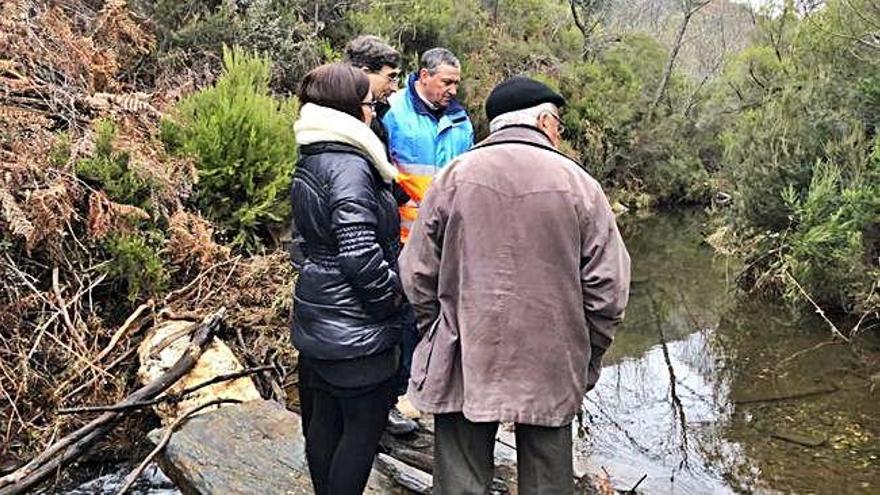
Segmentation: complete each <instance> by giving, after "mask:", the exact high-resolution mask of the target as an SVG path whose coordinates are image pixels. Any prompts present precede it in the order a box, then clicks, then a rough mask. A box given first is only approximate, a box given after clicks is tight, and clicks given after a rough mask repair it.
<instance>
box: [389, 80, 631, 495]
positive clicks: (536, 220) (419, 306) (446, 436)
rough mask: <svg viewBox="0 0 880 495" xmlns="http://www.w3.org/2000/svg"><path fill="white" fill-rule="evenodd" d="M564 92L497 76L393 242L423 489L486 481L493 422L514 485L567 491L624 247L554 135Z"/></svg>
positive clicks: (617, 303) (476, 489) (596, 194)
mask: <svg viewBox="0 0 880 495" xmlns="http://www.w3.org/2000/svg"><path fill="white" fill-rule="evenodd" d="M564 105H565V99H564V98H563V97H562V96H561V95H559V94H558V93H556V92H554V91H553V90H551V89H550V88H548V87H547V86H546V85H544V84H542V83H540V82H538V81H535V80H533V79H529V78H526V77H513V78H511V79H508V80H506V81H504V82H502V83H501V84H499V85H498V86H496V87H495V88H494V89H493V90H492V93H491V94H490V95H489V98H488V99H487V100H486V104H485V108H486V116H487V117H488V119H489V122H490V124H489V127H490V134H489V137H488V138H486V139H485V140H483V141H482V142H480V143H478V144H477V145H475V146H474V147H473V148H471V150H470V151H468V152H466V153H464V154H463V155H461V156H459V157H458V158H456V159H455V160H453V161H452V163H450V164H449V165H447V166H446V167H445V168H444V169H443V170H441V171H440V173H439V174H437V175H436V176H435V177H434V181H433V182H432V184H431V188H430V189H429V190H428V193H427V195H426V196H425V199H424V201H423V203H422V209H421V212H420V214H419V217H418V219H417V220H416V223H415V226H414V228H413V231H412V233H411V235H410V238H409V241H408V242H407V243H406V245H405V246H404V248H403V253H402V254H401V256H400V274H401V280H402V283H403V287H404V290H405V292H406V294H407V296H408V299H409V301H410V304H411V305H412V306H413V308H414V309H415V312H416V316H417V318H418V329H419V333H420V335H421V339H420V341H419V344H418V346H417V347H416V350H415V354H414V356H413V360H412V371H411V378H410V382H409V391H408V393H407V394H408V396H409V398H410V400H411V401H412V403H413V404H414V405H415V406H416V407H418V408H419V409H420V410H421V411H423V412H426V413H431V414H434V471H433V474H434V485H433V492H432V493H434V494H437V495H448V494H462V493H489V492H490V490H491V487H492V479H493V468H494V466H493V458H494V457H493V450H494V446H495V435H496V433H497V430H498V425H499V423H501V422H509V423H514V424H515V432H516V447H517V472H518V480H517V481H518V484H517V486H518V491H519V493H520V494H522V495H535V494H546V493H552V494H554V495H566V494H567V495H571V494H573V493H574V481H573V480H574V473H573V466H572V428H571V423H572V420H573V418H574V417H575V415H576V413H578V412H579V411H580V409H581V404H582V401H583V398H584V394H585V393H586V392H587V391H589V390H591V389H592V388H593V387H594V386H595V384H596V381H597V380H598V379H599V371H600V369H601V361H602V356H603V355H604V354H605V352H606V351H607V350H608V348H609V346H610V345H611V342H612V340H613V338H614V329H615V326H616V325H617V324H618V323H619V322H620V321H621V319H622V318H623V313H624V308H625V307H626V304H627V299H628V296H629V281H630V258H629V254H628V253H627V250H626V246H625V245H624V243H623V240H622V238H621V236H620V233H619V231H618V228H617V224H616V221H615V217H614V213H613V212H612V211H611V207H610V205H609V203H608V199H607V198H606V196H605V194H604V193H603V192H602V189H601V187H600V186H599V183H598V182H597V181H596V180H595V179H594V178H593V177H591V176H590V175H589V174H588V173H587V172H586V171H584V170H583V169H582V168H581V167H580V165H579V164H578V163H577V162H575V161H574V160H572V159H570V158H569V157H567V156H565V155H564V154H563V153H562V152H560V151H559V149H558V148H559V145H560V139H561V138H560V136H561V134H562V130H563V127H562V125H561V117H560V113H559V112H560V109H561V108H562V107H563V106H564Z"/></svg>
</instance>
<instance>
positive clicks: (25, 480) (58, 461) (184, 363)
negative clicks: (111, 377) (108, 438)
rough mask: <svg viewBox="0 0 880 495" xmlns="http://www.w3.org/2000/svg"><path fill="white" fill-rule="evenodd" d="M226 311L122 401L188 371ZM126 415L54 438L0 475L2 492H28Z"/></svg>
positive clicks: (151, 392)
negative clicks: (159, 373) (168, 366)
mask: <svg viewBox="0 0 880 495" xmlns="http://www.w3.org/2000/svg"><path fill="white" fill-rule="evenodd" d="M225 314H226V308H221V309H220V310H219V311H217V312H216V313H214V314H213V315H211V316H209V317H208V318H205V320H204V321H203V322H202V325H201V327H200V328H199V330H198V331H196V333H195V335H193V339H192V342H190V345H189V348H188V349H187V352H185V353H184V354H183V355H182V356H180V358H179V359H178V360H177V362H176V363H174V366H172V367H171V369H170V370H168V371H166V372H165V373H164V374H163V375H162V376H160V377H159V378H157V379H155V380H153V381H152V382H150V383H148V384H147V385H145V386H143V387H141V388H139V389H138V390H136V391H135V392H134V393H132V394H131V395H129V396H128V397H126V398H125V399H124V400H123V401H122V402H121V404H129V403H132V402H140V401H143V400H149V399H152V398H154V397H156V396H158V395H159V394H161V393H162V392H164V391H165V390H166V389H168V387H170V386H171V385H173V384H174V383H175V382H177V380H179V379H180V378H181V377H183V376H184V375H186V374H187V373H188V372H189V370H191V369H192V367H193V366H194V365H195V364H196V361H198V359H199V357H200V356H201V354H202V352H204V350H205V349H206V348H207V346H208V343H210V341H211V339H212V338H213V336H214V331H215V330H216V329H217V328H218V327H219V326H220V322H221V321H222V319H223V316H224V315H225ZM124 415H125V413H124V412H108V413H104V414H102V415H101V416H99V417H97V418H95V419H94V420H92V421H91V422H90V423H88V424H87V425H85V426H83V427H81V428H80V429H78V430H76V431H74V432H73V433H70V434H69V435H67V436H65V437H64V438H62V439H61V440H59V441H57V442H55V443H54V444H53V445H51V446H50V447H49V448H47V449H46V450H45V451H43V452H42V453H41V454H40V455H38V456H37V457H36V458H34V459H33V460H32V461H30V462H29V463H27V464H26V465H25V466H23V467H21V468H19V469H17V470H15V471H14V472H13V473H11V474H9V475H6V476H4V477H2V478H0V495H17V494H19V493H25V492H27V491H28V490H29V489H30V488H32V487H34V486H35V485H37V484H39V483H40V482H41V481H43V480H44V479H45V478H46V477H47V476H50V475H51V474H52V473H53V472H55V471H56V470H58V469H60V468H62V467H63V466H65V465H67V464H69V463H70V462H71V461H72V460H74V459H76V458H78V457H79V456H80V455H82V454H83V453H84V452H85V451H87V450H88V449H89V448H90V447H91V446H92V444H93V443H94V442H95V441H97V439H99V438H101V437H102V436H104V435H105V434H106V433H107V432H108V431H110V430H111V429H112V428H113V426H114V425H115V424H116V423H117V422H118V421H119V420H120V419H122V418H123V417H124Z"/></svg>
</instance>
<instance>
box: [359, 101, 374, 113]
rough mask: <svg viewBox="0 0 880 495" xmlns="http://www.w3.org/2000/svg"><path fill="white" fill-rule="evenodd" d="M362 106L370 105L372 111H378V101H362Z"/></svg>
mask: <svg viewBox="0 0 880 495" xmlns="http://www.w3.org/2000/svg"><path fill="white" fill-rule="evenodd" d="M361 106H362V107H370V111H371V112H373V113H376V102H375V101H365V102H363V103H361Z"/></svg>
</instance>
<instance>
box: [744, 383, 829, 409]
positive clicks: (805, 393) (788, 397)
mask: <svg viewBox="0 0 880 495" xmlns="http://www.w3.org/2000/svg"><path fill="white" fill-rule="evenodd" d="M838 391H840V388H839V387H837V386H836V385H831V386H828V387H823V388H817V389H812V390H804V391H802V392H795V393H793V394H783V395H771V396H768V397H755V398H752V399H742V400H735V401H733V403H734V404H736V405H742V404H758V403H761V402H780V401H784V400H791V399H803V398H805V397H812V396H814V395H825V394H833V393H834V392H838Z"/></svg>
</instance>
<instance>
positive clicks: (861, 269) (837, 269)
mask: <svg viewBox="0 0 880 495" xmlns="http://www.w3.org/2000/svg"><path fill="white" fill-rule="evenodd" d="M878 177H880V175H875V176H874V180H869V181H866V180H864V179H867V177H860V178H857V179H856V180H854V181H852V182H851V183H850V184H845V179H844V178H843V177H842V172H841V169H840V167H838V166H836V165H833V164H829V163H824V162H822V163H820V164H818V165H817V166H816V170H815V173H814V176H813V179H812V181H811V183H810V187H809V190H808V192H807V194H806V195H805V196H804V197H800V196H798V194H797V193H796V192H795V191H794V188H789V189H788V190H787V191H786V193H785V201H786V203H787V204H788V205H789V206H790V208H791V211H792V215H791V221H792V227H791V229H790V232H789V233H788V235H787V236H786V238H785V241H784V242H785V246H784V248H785V249H784V250H783V253H784V254H783V256H782V261H783V264H782V269H783V270H786V271H788V273H789V274H791V276H793V277H794V279H795V280H797V281H798V283H800V285H802V286H803V287H804V288H805V289H806V291H807V293H809V294H810V295H811V297H813V298H814V299H815V300H817V301H818V302H820V303H822V304H828V305H830V306H831V307H835V308H844V309H847V310H861V311H864V310H868V309H873V310H874V311H876V310H878V309H880V301H877V300H876V297H875V296H874V294H873V289H874V284H876V283H877V282H878V281H880V266H878V260H877V259H876V258H875V257H876V253H877V248H878V237H877V235H878V227H880V183H878V182H877V181H876V179H877V178H878ZM872 253H874V254H873V255H872ZM786 296H787V298H788V299H789V300H791V301H802V300H803V297H802V295H801V293H800V289H798V288H797V287H796V286H794V285H793V282H791V281H790V280H789V283H788V284H787V285H786ZM872 298H873V299H872Z"/></svg>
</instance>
